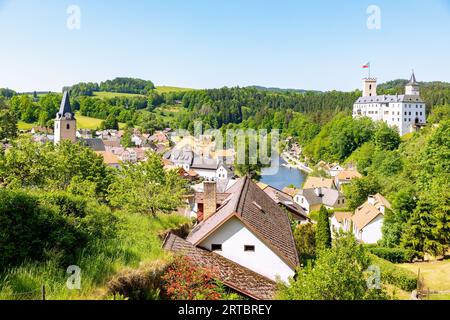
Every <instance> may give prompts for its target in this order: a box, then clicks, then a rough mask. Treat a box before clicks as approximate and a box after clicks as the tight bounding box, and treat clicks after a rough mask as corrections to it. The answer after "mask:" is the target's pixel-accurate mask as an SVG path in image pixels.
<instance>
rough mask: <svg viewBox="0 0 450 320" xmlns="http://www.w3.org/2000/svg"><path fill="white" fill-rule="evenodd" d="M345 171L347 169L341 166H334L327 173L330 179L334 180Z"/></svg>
mask: <svg viewBox="0 0 450 320" xmlns="http://www.w3.org/2000/svg"><path fill="white" fill-rule="evenodd" d="M344 170H345V168H344V167H342V166H341V165H340V164H333V165H332V166H331V168H330V169H328V171H327V173H328V174H329V175H330V177H332V178H334V177H336V176H337V175H338V174H339V173H341V172H342V171H344Z"/></svg>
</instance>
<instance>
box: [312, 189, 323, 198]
mask: <svg viewBox="0 0 450 320" xmlns="http://www.w3.org/2000/svg"><path fill="white" fill-rule="evenodd" d="M314 193H315V194H316V196H318V197H321V196H322V188H315V189H314Z"/></svg>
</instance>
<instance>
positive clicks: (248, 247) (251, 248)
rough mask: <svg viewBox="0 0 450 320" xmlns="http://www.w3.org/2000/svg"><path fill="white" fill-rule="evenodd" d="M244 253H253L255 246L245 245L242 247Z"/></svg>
mask: <svg viewBox="0 0 450 320" xmlns="http://www.w3.org/2000/svg"><path fill="white" fill-rule="evenodd" d="M244 251H245V252H255V246H249V245H245V246H244Z"/></svg>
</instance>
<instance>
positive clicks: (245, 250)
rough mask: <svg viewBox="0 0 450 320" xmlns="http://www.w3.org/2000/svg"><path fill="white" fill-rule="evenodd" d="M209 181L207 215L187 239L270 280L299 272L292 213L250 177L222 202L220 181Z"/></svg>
mask: <svg viewBox="0 0 450 320" xmlns="http://www.w3.org/2000/svg"><path fill="white" fill-rule="evenodd" d="M204 184H205V185H204V194H203V199H202V211H203V212H202V217H203V219H202V221H201V222H200V223H198V224H197V225H196V226H195V227H194V229H193V230H192V231H191V233H190V234H189V235H188V237H187V238H186V242H187V243H189V244H190V245H191V246H193V247H196V248H199V249H202V250H205V251H208V252H211V253H214V254H215V255H217V256H220V257H223V258H225V259H227V260H229V261H232V262H233V263H235V264H237V265H239V266H241V267H242V268H244V269H247V270H251V271H252V272H254V273H257V274H259V275H260V276H262V277H264V278H265V279H267V280H268V281H269V282H274V281H276V280H277V279H280V280H282V281H287V280H288V279H289V277H291V276H294V274H295V269H296V267H297V266H298V265H299V260H298V253H297V249H296V246H295V242H294V237H293V234H292V229H291V226H290V222H289V218H288V214H287V213H286V211H284V210H283V209H282V208H280V207H279V206H278V204H277V203H276V202H274V201H273V200H272V199H271V198H270V197H269V196H268V195H267V194H266V193H265V192H264V191H263V190H261V189H260V188H259V187H258V186H257V185H256V184H255V183H254V182H253V181H252V180H251V179H250V178H248V177H244V178H241V179H239V180H238V181H237V182H236V183H235V184H234V185H233V186H232V187H231V188H230V189H228V190H227V191H226V194H221V195H220V201H219V202H218V200H219V199H218V194H217V192H216V183H215V182H205V183H204Z"/></svg>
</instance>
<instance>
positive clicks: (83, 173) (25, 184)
mask: <svg viewBox="0 0 450 320" xmlns="http://www.w3.org/2000/svg"><path fill="white" fill-rule="evenodd" d="M75 177H78V178H79V179H82V180H85V181H90V182H92V183H94V184H95V191H96V195H97V196H98V197H102V196H104V195H105V192H106V190H107V188H108V185H109V183H110V181H111V173H110V169H109V168H108V167H106V165H105V164H104V163H103V158H102V157H100V156H98V155H97V154H96V153H95V152H94V151H92V150H91V149H90V148H88V147H85V146H82V145H80V144H74V143H71V142H70V141H63V142H61V143H60V144H58V145H56V146H55V145H53V144H50V143H47V144H40V143H35V142H33V141H31V139H30V138H29V137H26V136H24V137H21V138H19V139H17V140H16V141H13V142H12V147H11V148H10V149H9V150H8V152H7V153H6V154H5V155H4V156H0V185H3V186H6V187H8V188H42V189H46V190H67V188H68V187H69V185H70V184H71V182H72V180H73V179H74V178H75Z"/></svg>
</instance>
